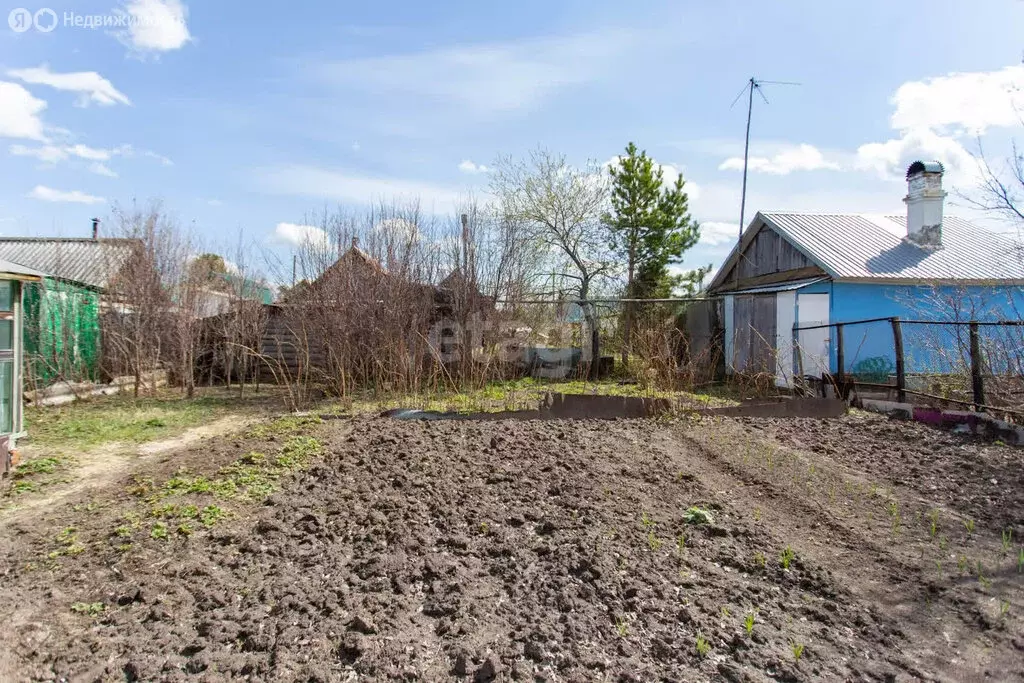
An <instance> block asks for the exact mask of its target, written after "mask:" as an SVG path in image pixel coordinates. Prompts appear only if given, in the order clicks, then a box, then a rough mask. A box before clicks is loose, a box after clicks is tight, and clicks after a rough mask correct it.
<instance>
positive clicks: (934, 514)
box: [928, 509, 939, 538]
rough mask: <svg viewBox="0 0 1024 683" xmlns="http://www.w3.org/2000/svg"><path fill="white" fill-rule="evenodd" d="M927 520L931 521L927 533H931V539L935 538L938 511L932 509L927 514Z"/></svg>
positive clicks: (937, 529) (937, 530)
mask: <svg viewBox="0 0 1024 683" xmlns="http://www.w3.org/2000/svg"><path fill="white" fill-rule="evenodd" d="M928 519H930V520H931V528H930V529H929V531H930V532H931V535H932V538H935V534H937V533H939V511H938V510H935V509H933V510H932V511H931V512H929V513H928Z"/></svg>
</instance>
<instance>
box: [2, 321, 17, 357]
mask: <svg viewBox="0 0 1024 683" xmlns="http://www.w3.org/2000/svg"><path fill="white" fill-rule="evenodd" d="M13 348H14V321H13V320H0V351H10V350H11V349H13Z"/></svg>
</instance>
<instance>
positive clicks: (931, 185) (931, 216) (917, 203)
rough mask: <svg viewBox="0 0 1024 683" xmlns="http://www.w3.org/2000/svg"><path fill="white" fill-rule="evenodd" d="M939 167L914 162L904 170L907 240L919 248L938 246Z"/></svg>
mask: <svg viewBox="0 0 1024 683" xmlns="http://www.w3.org/2000/svg"><path fill="white" fill-rule="evenodd" d="M942 172H943V168H942V164H940V163H939V162H938V161H927V162H925V161H915V162H914V163H912V164H911V165H910V167H909V168H907V196H906V197H904V198H903V202H904V203H905V204H906V205H907V239H908V240H910V241H911V242H913V243H914V244H917V245H920V246H922V247H929V248H932V249H936V248H938V247H941V246H942V205H943V204H944V203H945V199H946V193H945V192H944V191H943V190H942Z"/></svg>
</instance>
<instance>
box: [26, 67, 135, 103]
mask: <svg viewBox="0 0 1024 683" xmlns="http://www.w3.org/2000/svg"><path fill="white" fill-rule="evenodd" d="M7 75H8V76H10V77H11V78H17V79H18V80H20V81H24V82H25V83H30V84H32V85H48V86H50V87H51V88H56V89H57V90H65V91H68V92H73V93H78V100H77V101H76V102H75V104H76V105H78V106H79V107H87V106H89V105H90V104H98V105H100V106H111V105H115V104H128V105H130V104H131V100H129V99H128V97H127V96H126V95H125V94H124V93H122V92H121V91H119V90H118V89H117V88H115V87H114V85H113V83H111V82H110V81H108V80H107V79H106V78H103V76H100V75H99V74H98V73H96V72H95V71H77V72H74V73H65V74H59V73H54V72H53V71H50V67H49V66H47V65H46V64H43V65H41V66H37V67H32V68H28V69H10V70H9V71H8V72H7Z"/></svg>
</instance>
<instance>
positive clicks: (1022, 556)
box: [1017, 545, 1024, 574]
mask: <svg viewBox="0 0 1024 683" xmlns="http://www.w3.org/2000/svg"><path fill="white" fill-rule="evenodd" d="M1017 573H1018V574H1022V573H1024V545H1022V546H1021V547H1020V552H1019V553H1017Z"/></svg>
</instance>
